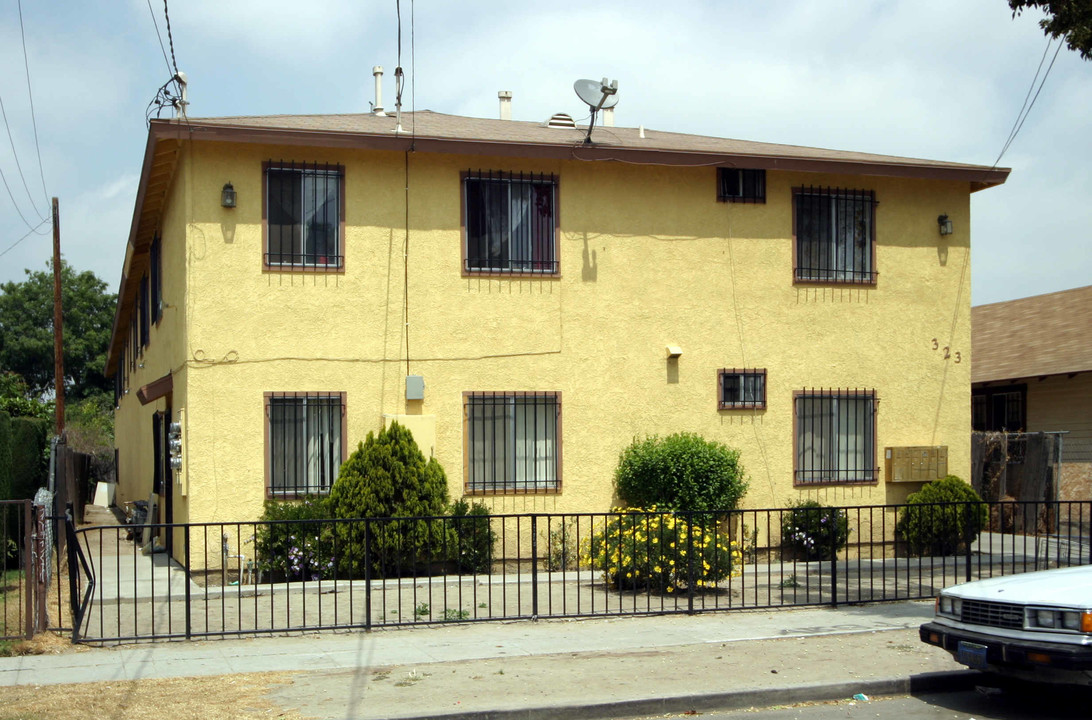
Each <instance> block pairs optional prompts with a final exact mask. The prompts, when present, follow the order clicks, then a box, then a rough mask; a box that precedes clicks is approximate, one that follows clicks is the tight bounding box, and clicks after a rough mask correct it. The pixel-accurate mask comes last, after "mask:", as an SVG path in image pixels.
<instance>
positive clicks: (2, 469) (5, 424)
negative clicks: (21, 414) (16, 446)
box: [0, 412, 13, 500]
mask: <svg viewBox="0 0 1092 720" xmlns="http://www.w3.org/2000/svg"><path fill="white" fill-rule="evenodd" d="M12 490H13V488H12V486H11V416H10V415H8V414H7V413H6V412H0V500H10V499H12V497H13V495H12Z"/></svg>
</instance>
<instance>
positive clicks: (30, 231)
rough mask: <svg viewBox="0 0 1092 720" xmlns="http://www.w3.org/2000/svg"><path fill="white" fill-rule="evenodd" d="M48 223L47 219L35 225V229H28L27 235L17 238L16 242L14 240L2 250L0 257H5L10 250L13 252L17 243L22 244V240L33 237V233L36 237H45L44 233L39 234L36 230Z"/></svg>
mask: <svg viewBox="0 0 1092 720" xmlns="http://www.w3.org/2000/svg"><path fill="white" fill-rule="evenodd" d="M48 222H49V220H48V219H46V220H43V221H41V222H40V223H38V225H37V226H35V227H32V228H31V229H30V230H29V231H28V232H27V234H26V235H23V237H21V238H19V239H18V240H16V241H15V242H13V243H12V244H11V245H8V247H7V249H6V250H4V251H3V252H0V257H4V256H5V255H7V254H8V253H9V252H11V251H12V250H14V249H15V246H16V245H18V244H19V243H21V242H23V241H24V240H26V239H27V238H28V237H30V236H31V235H34V234H35V233H37V234H38V235H45V233H40V232H38V228H40V227H42V226H43V225H45V224H46V223H48Z"/></svg>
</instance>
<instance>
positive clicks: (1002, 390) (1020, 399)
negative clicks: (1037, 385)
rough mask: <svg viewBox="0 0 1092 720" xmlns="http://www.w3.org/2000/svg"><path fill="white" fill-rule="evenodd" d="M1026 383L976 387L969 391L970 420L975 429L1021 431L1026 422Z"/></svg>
mask: <svg viewBox="0 0 1092 720" xmlns="http://www.w3.org/2000/svg"><path fill="white" fill-rule="evenodd" d="M1027 388H1028V386H1027V385H1005V386H1003V387H987V388H982V389H976V390H974V391H973V392H972V393H971V411H972V414H971V422H972V427H973V428H974V429H975V430H980V431H982V430H984V431H987V432H1023V431H1024V429H1025V426H1026V424H1027V409H1026V404H1027V403H1026V400H1027V391H1028V389H1027Z"/></svg>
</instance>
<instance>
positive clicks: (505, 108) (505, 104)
mask: <svg viewBox="0 0 1092 720" xmlns="http://www.w3.org/2000/svg"><path fill="white" fill-rule="evenodd" d="M497 97H498V98H499V99H500V119H501V120H511V119H512V91H511V90H501V91H500V92H498V93H497Z"/></svg>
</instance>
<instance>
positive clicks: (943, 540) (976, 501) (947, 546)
mask: <svg viewBox="0 0 1092 720" xmlns="http://www.w3.org/2000/svg"><path fill="white" fill-rule="evenodd" d="M906 502H907V506H906V507H904V508H902V510H900V511H899V519H898V523H897V525H896V528H897V530H898V533H899V536H900V537H902V539H903V540H904V541H906V544H907V546H908V548H909V550H910V552H911V553H912V554H914V555H951V554H954V553H956V552H958V551H959V549H960V547H961V546H963V545H964V544H965V543H967V542H970V541H971V540H973V539H974V538H975V536H976V535H978V533H979V532H981V530H982V529H983V528H984V527H985V525H986V518H987V511H986V504H985V503H984V502H982V498H980V497H979V496H978V493H976V492H975V491H974V488H972V487H971V486H970V485H968V484H967V483H965V482H963V480H961V479H960V478H958V477H956V476H955V475H949V476H948V477H946V478H944V479H943V480H934V481H933V482H931V483H929V484H928V485H926V486H925V487H923V488H922V489H921V490H919V491H918V492H916V493H914V494H912V495H911V496H910V497H909V498H907V501H906Z"/></svg>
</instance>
